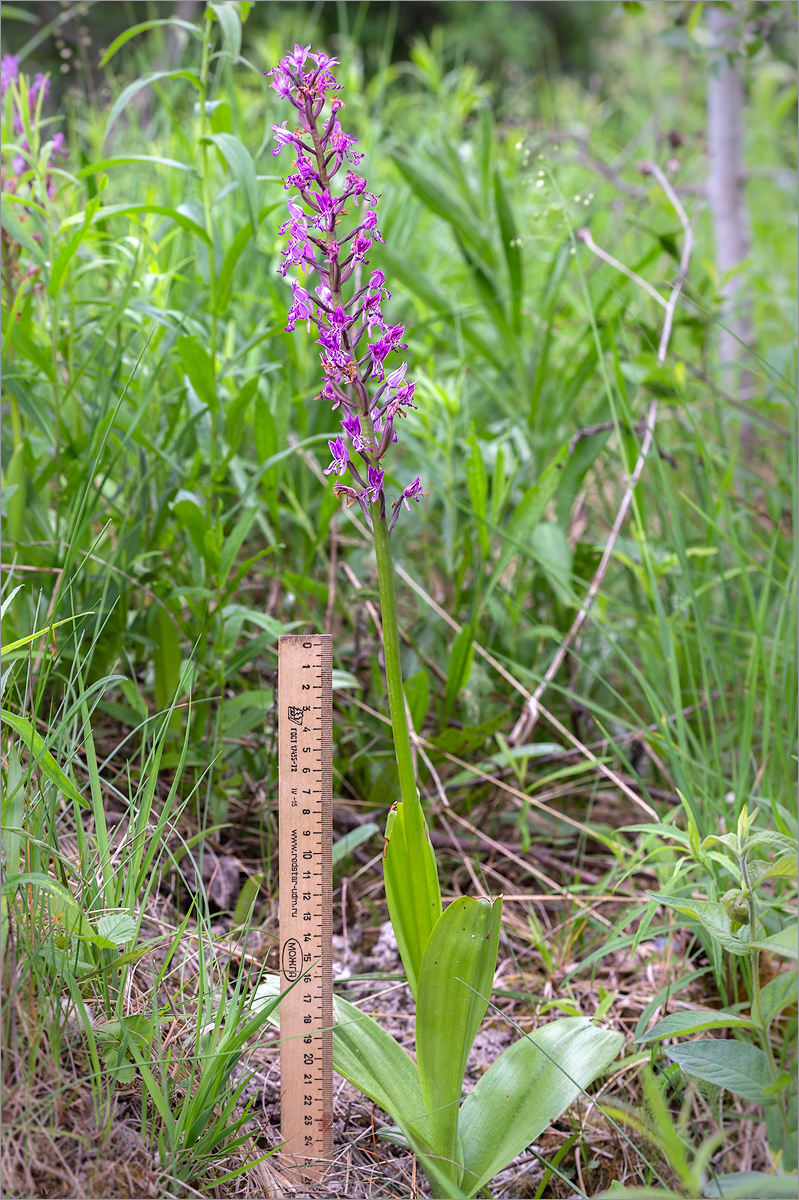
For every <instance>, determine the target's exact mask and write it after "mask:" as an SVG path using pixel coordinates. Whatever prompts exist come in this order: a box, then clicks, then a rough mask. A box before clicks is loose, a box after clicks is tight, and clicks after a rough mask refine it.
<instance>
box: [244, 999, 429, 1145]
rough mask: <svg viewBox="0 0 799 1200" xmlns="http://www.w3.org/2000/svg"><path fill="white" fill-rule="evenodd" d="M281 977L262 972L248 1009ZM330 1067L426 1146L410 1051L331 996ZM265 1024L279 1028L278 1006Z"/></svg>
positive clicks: (426, 1132)
mask: <svg viewBox="0 0 799 1200" xmlns="http://www.w3.org/2000/svg"><path fill="white" fill-rule="evenodd" d="M279 988H280V980H279V977H278V976H277V975H272V976H267V977H266V979H265V980H264V982H263V983H260V984H259V985H258V987H257V988H256V992H255V1000H254V1002H253V1007H254V1008H257V1007H258V1006H260V1004H261V1003H267V1002H271V1001H272V1000H274V998H275V997H276V996H277V995H278V992H279ZM333 1016H334V1021H335V1024H334V1025H333V1066H334V1068H335V1069H336V1071H338V1073H339V1075H343V1076H344V1078H345V1079H348V1080H349V1081H350V1083H351V1084H352V1085H353V1087H356V1088H358V1089H359V1091H361V1092H363V1093H364V1095H366V1096H368V1097H369V1098H370V1100H374V1102H375V1104H379V1105H380V1107H381V1108H382V1109H384V1110H385V1111H386V1112H387V1113H390V1114H391V1116H392V1117H393V1118H394V1120H395V1121H397V1123H398V1124H399V1125H400V1127H401V1128H402V1131H403V1133H404V1134H405V1135H406V1136H408V1134H409V1133H410V1134H411V1135H412V1136H411V1137H410V1138H409V1140H411V1141H414V1140H415V1144H417V1145H418V1146H419V1147H420V1148H421V1149H423V1150H424V1149H427V1150H428V1151H429V1147H430V1125H429V1122H428V1120H427V1116H426V1115H425V1107H424V1100H423V1099H422V1089H421V1086H420V1084H419V1072H418V1070H417V1068H416V1063H415V1062H414V1061H413V1059H412V1058H411V1056H410V1054H408V1052H407V1051H406V1050H403V1048H402V1047H401V1046H400V1045H399V1043H398V1042H396V1041H395V1040H394V1038H393V1037H392V1036H391V1034H390V1033H387V1032H386V1031H385V1030H384V1029H383V1028H382V1026H381V1025H379V1024H378V1023H377V1021H375V1020H374V1018H373V1017H370V1016H368V1015H367V1014H366V1013H363V1012H361V1010H360V1009H359V1008H356V1007H355V1005H354V1004H350V1003H349V1001H347V1000H343V999H342V998H341V997H340V996H334V997H333ZM269 1023H270V1024H271V1025H274V1026H275V1027H276V1028H280V1013H279V1010H278V1009H276V1008H273V1010H272V1011H271V1013H270V1016H269Z"/></svg>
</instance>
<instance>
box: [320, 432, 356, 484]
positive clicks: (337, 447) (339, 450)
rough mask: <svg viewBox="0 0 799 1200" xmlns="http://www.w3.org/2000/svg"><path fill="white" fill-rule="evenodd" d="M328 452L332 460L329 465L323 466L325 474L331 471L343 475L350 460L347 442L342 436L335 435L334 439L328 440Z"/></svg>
mask: <svg viewBox="0 0 799 1200" xmlns="http://www.w3.org/2000/svg"><path fill="white" fill-rule="evenodd" d="M327 444H328V446H329V447H330V453H331V454H332V455H333V461H332V463H331V464H330V466H329V467H325V475H330V474H331V473H333V474H335V475H343V474H344V472H345V471H346V469H347V465H348V463H349V461H350V452H349V450H348V449H347V443H346V442H345V441H344V439H343V438H340V437H337V438H336V439H335V440H334V441H332V442H328V443H327Z"/></svg>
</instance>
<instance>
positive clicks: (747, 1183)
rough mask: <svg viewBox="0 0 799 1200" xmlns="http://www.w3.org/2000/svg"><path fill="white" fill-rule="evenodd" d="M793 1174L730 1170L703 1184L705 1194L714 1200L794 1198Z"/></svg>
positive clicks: (794, 1180) (780, 1199) (776, 1199)
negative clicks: (720, 1199) (728, 1172)
mask: <svg viewBox="0 0 799 1200" xmlns="http://www.w3.org/2000/svg"><path fill="white" fill-rule="evenodd" d="M796 1185H797V1180H796V1176H795V1175H770V1174H769V1175H767V1174H766V1173H765V1172H764V1171H732V1172H731V1173H730V1174H729V1175H717V1176H716V1177H715V1179H712V1180H711V1181H710V1182H709V1183H706V1184H705V1196H707V1197H709V1198H711V1200H716V1198H717V1197H722V1200H752V1198H753V1197H754V1196H757V1200H795V1197H796Z"/></svg>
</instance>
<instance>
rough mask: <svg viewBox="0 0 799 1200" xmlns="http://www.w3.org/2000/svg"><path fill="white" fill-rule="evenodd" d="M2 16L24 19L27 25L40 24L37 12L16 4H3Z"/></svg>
mask: <svg viewBox="0 0 799 1200" xmlns="http://www.w3.org/2000/svg"><path fill="white" fill-rule="evenodd" d="M0 17H5V18H6V19H7V20H9V21H24V22H25V23H26V24H27V25H38V23H39V18H38V16H37V15H36V13H32V12H26V11H25V9H24V8H19V7H18V5H16V4H1V5H0Z"/></svg>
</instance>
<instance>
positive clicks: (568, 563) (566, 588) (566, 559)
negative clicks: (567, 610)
mask: <svg viewBox="0 0 799 1200" xmlns="http://www.w3.org/2000/svg"><path fill="white" fill-rule="evenodd" d="M530 548H531V550H532V554H533V557H534V558H535V560H536V562H537V563H538V565H539V567H540V568H541V570H542V571H543V572H544V575H545V576H546V580H547V583H548V584H549V586H550V587H551V588H552V591H553V592H554V593H555V595H556V596H557V598H558V600H560V602H561V604H567V605H572V606H576V603H577V601H576V597H575V595H574V592H573V591H572V586H571V573H572V552H571V547H570V546H569V543H568V540H567V538H566V534H565V533H564V532H563V530H562V529H561V527H560V525H558V524H557V523H556V522H555V521H542V522H541V523H540V525H537V526H536V528H535V529H534V530H533V534H532V537H531V539H530Z"/></svg>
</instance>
